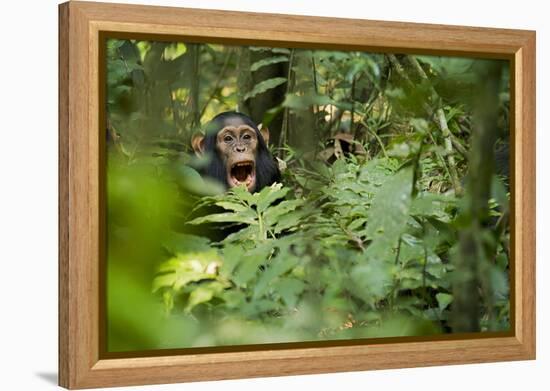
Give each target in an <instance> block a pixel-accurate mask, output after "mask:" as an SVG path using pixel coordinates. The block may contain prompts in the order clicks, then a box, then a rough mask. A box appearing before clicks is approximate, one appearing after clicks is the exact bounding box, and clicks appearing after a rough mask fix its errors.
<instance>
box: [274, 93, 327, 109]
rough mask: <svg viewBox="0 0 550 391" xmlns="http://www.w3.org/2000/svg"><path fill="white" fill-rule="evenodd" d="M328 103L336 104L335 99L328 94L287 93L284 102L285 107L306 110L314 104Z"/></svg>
mask: <svg viewBox="0 0 550 391" xmlns="http://www.w3.org/2000/svg"><path fill="white" fill-rule="evenodd" d="M328 104H336V102H334V100H332V99H330V97H328V96H326V95H316V94H305V95H295V94H287V95H286V96H285V100H284V102H283V104H282V106H283V107H288V108H289V109H293V110H306V109H308V108H310V107H311V106H313V105H318V106H323V105H328Z"/></svg>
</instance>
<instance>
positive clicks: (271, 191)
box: [257, 183, 290, 213]
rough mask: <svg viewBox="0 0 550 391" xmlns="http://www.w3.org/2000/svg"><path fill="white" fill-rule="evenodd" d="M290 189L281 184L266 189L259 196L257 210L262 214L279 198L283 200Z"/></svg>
mask: <svg viewBox="0 0 550 391" xmlns="http://www.w3.org/2000/svg"><path fill="white" fill-rule="evenodd" d="M289 190H290V189H289V188H288V187H283V185H282V184H281V183H274V184H273V185H271V186H269V187H264V188H263V189H262V191H260V193H259V194H258V196H257V205H258V206H257V210H258V212H259V213H262V212H263V211H265V210H266V209H267V207H268V206H269V205H271V204H272V203H273V202H274V201H276V200H278V199H279V198H283V197H284V196H285V195H286V194H287V193H288V191H289Z"/></svg>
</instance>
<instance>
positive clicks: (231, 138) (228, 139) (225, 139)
mask: <svg viewBox="0 0 550 391" xmlns="http://www.w3.org/2000/svg"><path fill="white" fill-rule="evenodd" d="M232 140H233V137H231V136H225V137H224V138H223V141H225V142H226V143H230V142H231V141H232Z"/></svg>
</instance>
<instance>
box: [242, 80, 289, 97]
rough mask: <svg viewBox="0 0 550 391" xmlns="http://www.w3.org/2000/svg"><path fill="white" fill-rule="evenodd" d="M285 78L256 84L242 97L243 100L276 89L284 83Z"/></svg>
mask: <svg viewBox="0 0 550 391" xmlns="http://www.w3.org/2000/svg"><path fill="white" fill-rule="evenodd" d="M286 81H287V80H286V77H274V78H272V79H267V80H264V81H261V82H260V83H258V84H256V85H255V86H254V88H253V89H252V91H249V92H248V93H246V94H245V95H244V97H243V99H244V100H247V99H250V98H253V97H255V96H256V95H258V94H261V93H264V92H266V91H267V90H270V89H272V88H275V87H278V86H280V85H281V84H284V83H286Z"/></svg>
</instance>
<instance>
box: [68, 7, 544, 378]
mask: <svg viewBox="0 0 550 391" xmlns="http://www.w3.org/2000/svg"><path fill="white" fill-rule="evenodd" d="M59 20H60V30H59V38H60V40H59V45H60V46H59V48H60V56H59V60H60V64H59V74H60V77H59V80H60V90H59V91H60V95H59V97H60V102H59V135H60V138H59V145H60V149H59V151H60V152H59V153H60V157H59V162H60V163H59V170H60V171H59V174H60V175H59V178H60V183H59V190H60V198H59V205H60V209H59V213H60V214H59V230H60V235H59V237H60V242H59V261H60V262H59V274H60V285H59V293H60V297H59V317H60V319H59V320H60V321H59V324H60V334H59V335H60V343H59V380H60V385H62V386H64V387H67V388H89V387H100V386H121V385H137V384H154V383H168V382H184V381H196V380H213V379H230V378H239V377H255V376H276V375H287V374H306V373H322V372H336V371H350V370H368V369H379V368H399V367H410V366H429V365H443V364H459V363H474V362H490V361H504V360H525V359H534V357H535V312H534V310H535V175H534V173H535V33H534V32H531V31H520V30H504V29H487V28H473V27H457V26H441V25H427V24H412V23H393V22H377V21H367V20H352V19H335V18H317V17H302V16H300V17H299V16H290V15H271V14H253V13H238V12H227V11H206V10H197V9H180V8H168V7H148V6H134V5H119V4H102V3H91V2H72V1H71V2H68V3H64V4H61V5H60V7H59Z"/></svg>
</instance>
